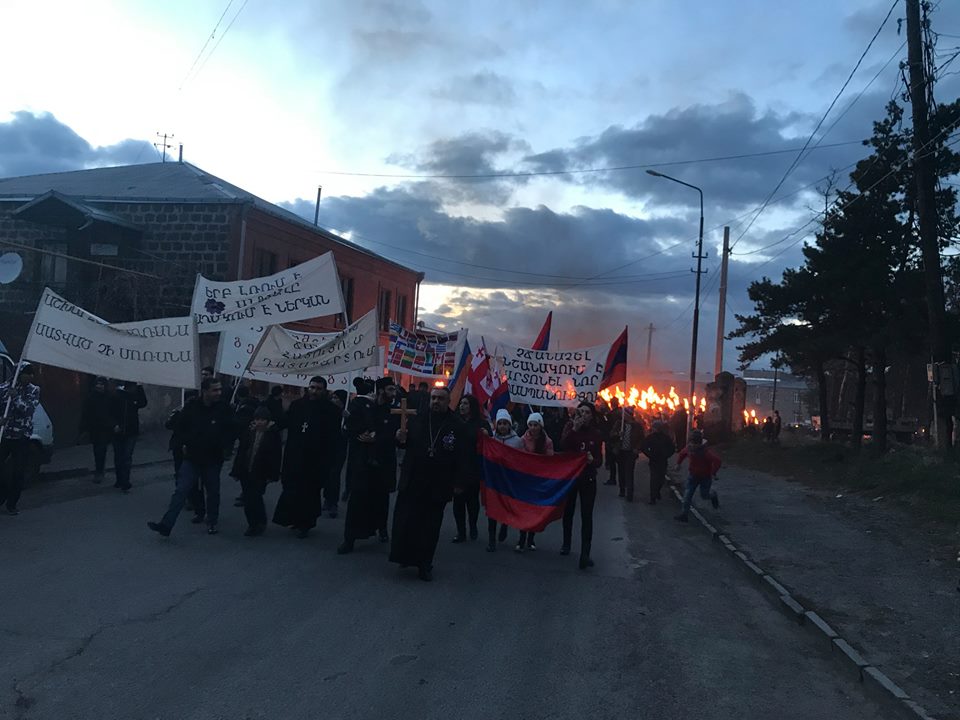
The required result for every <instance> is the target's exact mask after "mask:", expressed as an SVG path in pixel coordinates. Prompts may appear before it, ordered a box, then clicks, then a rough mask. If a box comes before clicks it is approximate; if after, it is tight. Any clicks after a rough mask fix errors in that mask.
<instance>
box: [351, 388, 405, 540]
mask: <svg viewBox="0 0 960 720" xmlns="http://www.w3.org/2000/svg"><path fill="white" fill-rule="evenodd" d="M354 386H355V387H356V388H357V397H356V398H355V399H354V400H353V401H352V402H351V403H350V407H349V409H348V413H347V421H346V428H347V437H348V441H349V450H348V460H347V488H348V489H349V491H350V496H349V499H348V501H347V517H346V520H345V521H344V525H343V542H342V543H341V544H340V547H338V548H337V552H338V553H340V554H341V555H344V554H346V553H349V552H352V551H353V546H354V542H355V541H356V540H365V539H367V538H370V537H373V536H374V535H377V536H379V538H380V542H383V543H385V542H388V541H389V540H390V536H389V534H388V533H387V518H388V516H389V513H390V493H391V492H393V491H394V490H396V484H397V479H396V478H397V449H396V434H397V430H398V429H399V426H400V421H399V418H398V417H397V416H396V415H394V414H392V412H391V410H392V409H393V404H394V400H395V398H396V395H397V387H396V385H395V383H394V381H393V379H392V378H381V379H380V380H377V382H376V386H375V389H374V383H373V381H372V380H369V379H366V378H362V379H361V378H358V379H357V380H355V381H354Z"/></svg>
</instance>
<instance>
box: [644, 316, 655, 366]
mask: <svg viewBox="0 0 960 720" xmlns="http://www.w3.org/2000/svg"><path fill="white" fill-rule="evenodd" d="M654 330H656V328H655V327H654V326H653V323H650V324H649V325H648V326H647V362H646V364H645V365H644V367H646V369H647V370H649V369H650V355H651V354H652V352H653V331H654Z"/></svg>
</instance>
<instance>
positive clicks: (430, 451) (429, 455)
mask: <svg viewBox="0 0 960 720" xmlns="http://www.w3.org/2000/svg"><path fill="white" fill-rule="evenodd" d="M427 457H433V448H430V449H429V450H427Z"/></svg>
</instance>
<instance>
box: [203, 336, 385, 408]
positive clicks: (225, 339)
mask: <svg viewBox="0 0 960 720" xmlns="http://www.w3.org/2000/svg"><path fill="white" fill-rule="evenodd" d="M282 329H283V330H284V332H285V333H287V334H288V335H289V336H290V338H291V340H292V341H294V342H299V343H302V344H303V346H304V347H311V348H316V347H318V346H319V345H322V344H323V343H325V342H329V340H330V339H331V338H334V337H336V336H337V335H338V333H308V332H298V331H296V330H289V329H286V328H282ZM265 331H266V328H263V327H254V328H247V329H246V330H245V331H229V332H226V333H223V334H222V335H221V336H220V338H221V339H220V349H219V350H218V353H217V363H216V370H217V372H218V373H221V374H223V375H233V376H235V377H243V378H246V379H248V380H257V381H259V382H265V383H270V384H271V385H290V386H293V387H307V385H309V384H310V378H311V377H313V376H314V375H317V374H321V375H323V377H324V378H325V379H326V381H327V387H328V389H329V390H330V391H331V392H333V391H334V390H346V391H347V392H351V393H352V392H353V379H354V378H356V377H374V378H377V377H380V376H381V375H382V374H383V366H384V363H385V359H384V358H385V350H384V348H383V347H380V348H379V352H378V354H377V359H376V362H373V363H371V364H370V365H369V366H368V367H365V368H363V369H362V370H356V371H350V372H345V373H337V374H326V373H309V374H308V373H287V372H282V373H277V372H264V371H260V370H251V369H249V368H248V365H249V362H250V358H251V356H252V355H253V351H254V349H255V348H256V347H257V345H258V344H259V343H260V339H261V337H262V336H263V333H264V332H265ZM244 368H247V369H246V370H244Z"/></svg>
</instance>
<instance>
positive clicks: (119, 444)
mask: <svg viewBox="0 0 960 720" xmlns="http://www.w3.org/2000/svg"><path fill="white" fill-rule="evenodd" d="M146 406H147V395H146V393H144V391H143V386H142V385H138V384H137V383H134V382H124V381H122V380H117V381H116V384H115V386H114V390H113V422H114V428H113V467H114V471H115V472H116V474H117V482H116V483H115V484H114V487H115V488H119V489H120V491H121V492H123V493H128V492H130V487H131V485H130V469H131V468H132V467H133V449H134V448H135V447H136V446H137V438H138V437H139V436H140V410H142V409H143V408H145V407H146Z"/></svg>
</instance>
